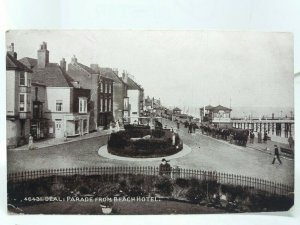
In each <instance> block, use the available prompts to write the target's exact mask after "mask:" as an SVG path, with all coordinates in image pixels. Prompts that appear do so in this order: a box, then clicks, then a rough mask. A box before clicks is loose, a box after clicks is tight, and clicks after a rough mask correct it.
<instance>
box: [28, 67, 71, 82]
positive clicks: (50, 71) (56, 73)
mask: <svg viewBox="0 0 300 225" xmlns="http://www.w3.org/2000/svg"><path fill="white" fill-rule="evenodd" d="M73 81H74V80H73V79H72V78H71V77H70V76H69V75H68V74H67V73H66V72H65V71H63V69H62V68H61V67H60V66H59V65H58V64H57V63H49V64H48V65H47V66H46V67H45V68H37V67H34V68H33V74H32V82H36V83H42V84H43V83H44V84H45V85H46V86H47V87H73V85H72V82H73Z"/></svg>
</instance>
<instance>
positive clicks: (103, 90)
mask: <svg viewBox="0 0 300 225" xmlns="http://www.w3.org/2000/svg"><path fill="white" fill-rule="evenodd" d="M102 92H104V93H105V83H104V82H103V83H102Z"/></svg>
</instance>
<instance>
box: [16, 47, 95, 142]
mask: <svg viewBox="0 0 300 225" xmlns="http://www.w3.org/2000/svg"><path fill="white" fill-rule="evenodd" d="M37 56H38V57H37V59H32V58H23V59H21V61H22V62H23V63H24V64H26V65H27V66H28V67H29V68H32V71H33V74H32V79H33V81H34V83H35V86H36V87H35V88H34V94H35V98H34V104H33V105H34V107H35V109H34V114H35V118H34V120H33V121H32V126H34V125H35V124H36V122H39V120H40V119H41V118H40V117H42V118H45V119H47V125H46V126H47V128H46V130H47V135H48V134H49V137H55V138H61V137H64V136H68V137H73V136H79V135H84V134H86V133H88V132H89V111H88V106H87V103H88V101H89V99H90V90H88V89H84V88H81V87H78V82H76V81H75V80H73V79H72V78H71V77H70V76H69V75H68V74H67V72H66V61H65V60H64V59H62V60H61V62H60V65H59V64H57V63H50V62H49V51H48V49H47V43H45V42H43V43H42V44H41V46H40V49H39V50H38V52H37ZM43 87H45V93H44V94H42V93H43ZM42 96H44V97H42ZM42 99H43V101H45V102H43V104H41V102H42V101H41V100H42ZM44 126H45V125H44ZM32 130H34V128H33V127H32ZM39 130H40V129H39ZM44 130H45V128H44ZM37 132H38V131H37ZM39 132H41V131H39Z"/></svg>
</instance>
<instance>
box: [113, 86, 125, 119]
mask: <svg viewBox="0 0 300 225" xmlns="http://www.w3.org/2000/svg"><path fill="white" fill-rule="evenodd" d="M124 97H125V95H124V85H123V83H117V82H114V84H113V116H114V120H115V121H117V120H119V121H120V122H121V121H123V110H124V102H123V100H124Z"/></svg>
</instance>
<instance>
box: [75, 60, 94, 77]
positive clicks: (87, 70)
mask: <svg viewBox="0 0 300 225" xmlns="http://www.w3.org/2000/svg"><path fill="white" fill-rule="evenodd" d="M76 64H77V65H79V66H80V67H81V68H82V69H84V70H85V71H86V72H88V73H89V74H97V72H96V71H95V70H93V69H92V68H90V67H88V66H86V65H83V64H81V63H79V62H76Z"/></svg>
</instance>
